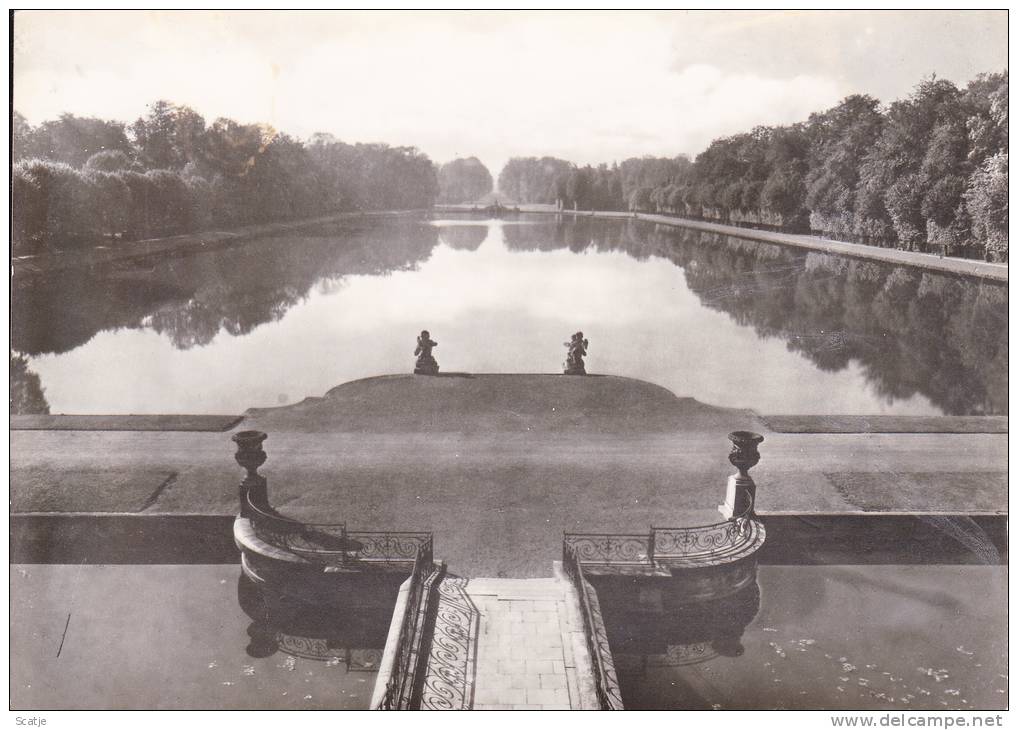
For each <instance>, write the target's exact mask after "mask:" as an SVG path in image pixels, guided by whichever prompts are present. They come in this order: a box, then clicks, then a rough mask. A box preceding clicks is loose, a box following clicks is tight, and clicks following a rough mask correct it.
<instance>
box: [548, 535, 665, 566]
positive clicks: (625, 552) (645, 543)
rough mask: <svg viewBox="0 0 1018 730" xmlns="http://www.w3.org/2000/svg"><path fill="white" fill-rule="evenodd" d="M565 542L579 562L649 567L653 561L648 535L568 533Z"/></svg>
mask: <svg viewBox="0 0 1018 730" xmlns="http://www.w3.org/2000/svg"><path fill="white" fill-rule="evenodd" d="M565 542H566V545H568V546H569V547H570V548H571V549H572V550H573V552H575V553H576V557H577V559H578V560H580V561H581V562H584V563H603V564H605V565H620V564H632V565H647V564H649V563H650V562H651V561H652V559H653V557H652V556H653V547H652V544H651V537H650V536H648V535H584V534H578V533H566V535H565Z"/></svg>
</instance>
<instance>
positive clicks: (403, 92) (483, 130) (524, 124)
mask: <svg viewBox="0 0 1018 730" xmlns="http://www.w3.org/2000/svg"><path fill="white" fill-rule="evenodd" d="M999 15H1000V14H999V13H997V14H993V13H982V14H980V13H965V12H955V13H937V14H929V13H920V12H917V11H909V12H902V13H875V12H852V13H837V12H832V11H825V12H820V13H802V12H789V11H785V12H776V11H770V12H735V11H726V12H692V11H683V12H665V13H644V12H595V13H577V12H569V13H551V12H541V13H526V12H436V13H420V12H382V13H379V12H268V11H264V12H236V11H234V12H172V11H144V12H137V11H135V12H113V11H110V12H96V11H93V12H84V13H81V12H68V11H30V12H19V13H18V14H17V15H16V16H15V36H14V103H15V108H16V109H17V110H19V111H21V112H22V113H24V114H25V115H26V116H27V117H28V119H29V121H30V122H32V123H38V122H40V121H43V120H44V119H49V118H53V117H55V116H57V115H58V114H60V113H62V112H65V111H67V112H72V113H74V114H88V115H96V116H101V117H106V118H115V119H121V120H133V119H134V118H136V117H137V116H139V115H140V114H142V113H144V109H145V105H146V104H148V103H150V102H152V101H154V100H156V99H158V98H167V99H170V100H171V101H175V102H178V103H185V104H189V105H191V106H193V107H194V108H195V109H197V110H198V111H200V112H201V113H203V114H204V115H205V116H206V118H207V119H208V120H210V121H211V120H212V119H214V118H215V117H218V116H229V117H232V118H235V119H237V120H239V121H244V122H254V121H259V122H266V123H268V124H271V125H272V126H273V127H275V128H277V129H281V130H283V131H286V132H289V133H291V134H295V135H298V136H302V137H306V136H309V135H311V134H312V133H314V132H316V131H326V132H331V133H333V134H335V135H336V136H337V137H339V138H340V139H344V140H347V141H353V142H358V141H362V142H368V141H385V142H389V143H391V144H398V145H414V146H417V147H419V148H421V149H422V150H423V151H424V152H426V153H427V154H429V155H430V156H431V157H432V158H433V159H435V160H437V161H440V162H441V161H446V160H448V159H451V158H453V157H457V156H469V155H476V156H478V157H480V158H481V159H482V160H483V161H484V162H485V163H486V164H487V165H488V166H489V168H491V170H492V172H493V174H495V175H497V174H498V171H499V169H500V168H501V166H502V164H503V163H504V162H505V160H506V159H508V158H509V157H511V156H516V155H545V154H547V155H555V156H560V157H565V158H568V159H572V160H575V161H577V162H580V163H595V162H600V161H611V160H620V159H623V158H625V157H629V156H633V155H645V154H658V155H676V154H680V153H688V154H691V155H692V154H696V153H698V152H700V151H701V150H702V149H703V148H704V147H705V146H706V145H707V144H708V143H709V142H710V140H711V139H714V138H716V137H718V136H722V135H727V134H732V133H735V132H738V131H744V130H749V129H751V128H752V127H754V126H756V125H759V124H768V125H769V124H782V123H789V122H794V121H799V120H803V119H805V118H806V117H807V116H808V115H809V113H810V112H812V111H816V110H820V109H823V108H826V107H829V106H831V105H833V104H834V103H836V102H837V101H838V100H839V99H840V98H842V97H843V96H845V95H847V94H848V93H855V92H870V93H875V94H878V95H880V96H882V97H883V98H885V99H890V98H893V97H896V96H902V95H904V94H905V93H907V91H908V90H909V89H910V88H911V86H913V85H914V84H915V83H916V82H917V81H918V80H919V78H920V77H921V76H922V75H923V74H925V73H928V72H929V71H931V70H936V71H937V72H938V74H940V75H946V76H947V77H949V78H953V79H955V80H957V81H959V82H964V81H967V79H968V78H969V77H971V76H972V75H973V74H974V73H976V72H977V71H984V70H996V69H999V68H1000V67H1003V66H1004V65H1005V64H1006V23H1001V22H999V17H998V16H999Z"/></svg>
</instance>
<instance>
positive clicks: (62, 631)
mask: <svg viewBox="0 0 1018 730" xmlns="http://www.w3.org/2000/svg"><path fill="white" fill-rule="evenodd" d="M404 578H405V576H396V575H391V574H390V575H383V576H380V577H379V578H378V579H377V580H374V581H372V582H365V581H364V580H361V581H360V582H359V583H358V584H357V586H356V590H353V591H348V592H344V591H342V590H335V589H332V590H324V591H318V592H317V593H315V592H310V591H307V590H305V589H303V588H302V589H300V590H294V591H292V592H289V593H270V592H266V591H264V590H263V589H261V588H260V587H258V586H256V585H254V584H252V583H250V582H249V581H248V579H246V578H243V577H242V576H241V571H240V567H239V566H238V565H236V564H234V565H17V564H16V565H12V566H11V648H10V651H11V676H10V692H11V694H10V697H11V708H12V709H22V708H24V709H28V708H31V709H36V710H57V709H146V710H156V709H231V710H255V709H274V710H305V709H307V710H310V709H333V710H341V709H360V710H366V709H368V708H369V706H370V702H371V695H372V692H373V690H374V686H375V678H376V677H377V675H378V666H379V662H380V661H381V658H382V652H383V650H384V648H385V640H386V636H387V634H388V630H389V624H390V621H391V618H392V612H393V608H394V607H395V604H396V595H397V593H398V590H399V584H400V582H402V581H403V580H404ZM323 595H326V596H327V597H328V598H327V599H323Z"/></svg>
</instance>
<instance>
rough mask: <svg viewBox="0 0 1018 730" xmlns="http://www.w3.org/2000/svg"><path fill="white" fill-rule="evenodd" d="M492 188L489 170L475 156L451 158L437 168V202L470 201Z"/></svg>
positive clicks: (485, 193)
mask: <svg viewBox="0 0 1018 730" xmlns="http://www.w3.org/2000/svg"><path fill="white" fill-rule="evenodd" d="M493 189H494V181H493V180H492V178H491V172H489V171H488V168H487V167H485V165H484V163H483V162H481V161H480V160H479V159H477V158H476V157H464V158H459V159H456V160H452V161H451V162H446V163H445V164H444V165H442V166H441V167H439V168H438V200H439V202H442V203H472V202H474V201H476V200H478V199H479V198H482V197H484V196H485V195H487V194H488V193H490V192H491V191H492V190H493Z"/></svg>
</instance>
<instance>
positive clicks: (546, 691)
mask: <svg viewBox="0 0 1018 730" xmlns="http://www.w3.org/2000/svg"><path fill="white" fill-rule="evenodd" d="M571 593H572V591H571V588H570V586H569V584H568V583H567V582H566V581H564V580H562V579H560V578H540V579H531V580H512V579H490V578H481V579H469V580H468V579H465V578H448V579H446V580H444V581H443V582H442V584H441V586H440V588H439V604H438V615H437V619H436V626H435V633H434V637H435V638H434V640H433V642H432V650H431V655H430V658H429V661H428V670H427V675H426V676H425V680H424V693H423V697H422V701H421V707H422V709H464V710H466V709H473V710H569V709H588V708H593V703H595V702H596V699H595V698H594V695H593V691H592V682H593V680H592V678H591V672H590V663H589V658H588V657H587V656H586V653H585V645H584V643H583V641H584V639H583V628H582V625H580V623H579V620H578V618H579V614H578V609H577V608H576V607H575V606H574V605H572V598H571Z"/></svg>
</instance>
